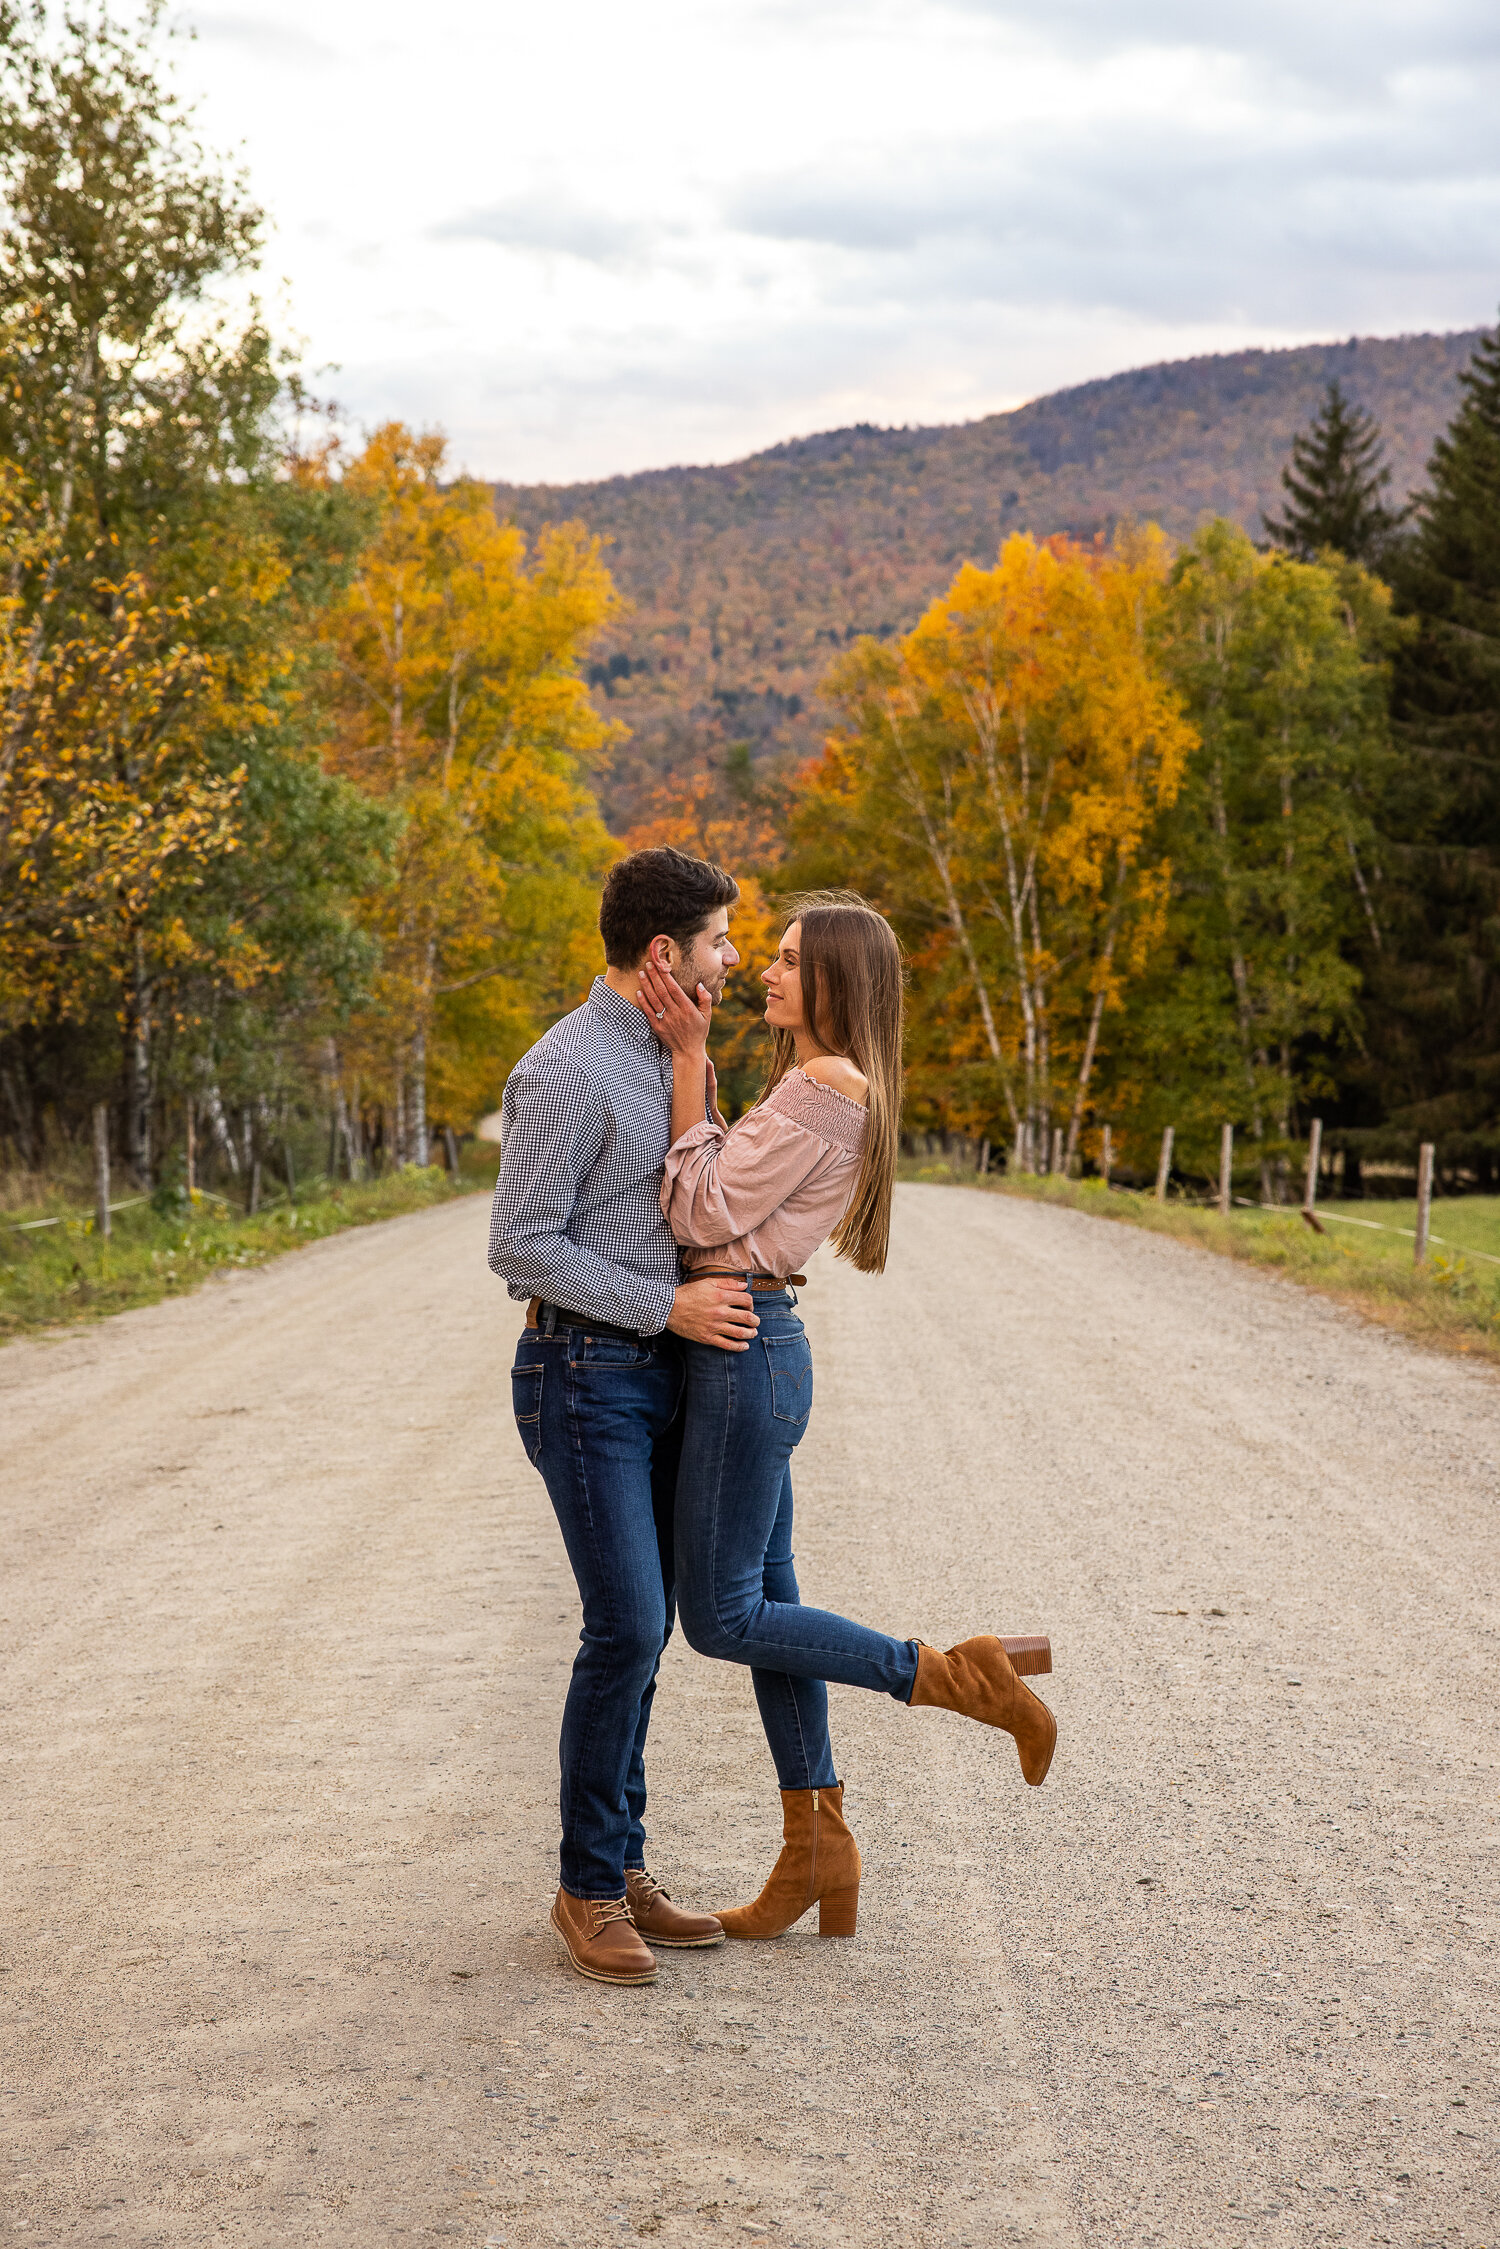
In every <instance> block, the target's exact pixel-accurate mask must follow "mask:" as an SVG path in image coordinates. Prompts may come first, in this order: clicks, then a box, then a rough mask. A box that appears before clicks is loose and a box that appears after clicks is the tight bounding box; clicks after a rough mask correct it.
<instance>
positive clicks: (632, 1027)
mask: <svg viewBox="0 0 1500 2249" xmlns="http://www.w3.org/2000/svg"><path fill="white" fill-rule="evenodd" d="M589 1002H590V1005H591V1006H593V1007H597V1008H598V1009H599V1011H600V1013H601V1014H602V1015H604V1016H605V1017H607V1018H608V1020H609V1022H610V1023H612V1024H613V1026H614V1028H615V1029H616V1030H617V1031H618V1032H619V1033H620V1035H621V1036H622V1037H623V1038H627V1039H629V1040H630V1042H631V1044H632V1045H633V1046H638V1047H639V1048H640V1049H641V1051H642V1053H644V1054H649V1055H650V1057H651V1059H652V1061H653V1062H656V1061H659V1060H660V1059H661V1056H662V1055H663V1054H664V1053H665V1051H666V1049H665V1048H664V1047H663V1045H662V1043H661V1040H660V1039H659V1038H658V1037H657V1036H656V1033H655V1032H654V1031H653V1030H652V1028H651V1026H650V1024H649V1023H648V1022H647V1021H646V1018H645V1016H644V1015H642V1013H641V1011H640V1009H639V1008H638V1007H637V1006H636V1004H635V1002H634V1000H624V999H621V997H620V995H619V993H618V992H617V991H616V990H615V988H614V986H613V985H612V984H606V983H605V981H604V978H603V977H602V976H596V977H595V978H594V981H593V984H592V986H591V988H590V991H589Z"/></svg>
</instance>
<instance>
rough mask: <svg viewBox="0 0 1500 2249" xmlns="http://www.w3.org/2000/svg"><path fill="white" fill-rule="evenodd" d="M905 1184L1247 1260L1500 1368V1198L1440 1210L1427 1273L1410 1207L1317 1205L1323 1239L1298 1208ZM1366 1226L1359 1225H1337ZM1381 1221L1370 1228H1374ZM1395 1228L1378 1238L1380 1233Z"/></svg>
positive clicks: (980, 1182)
mask: <svg viewBox="0 0 1500 2249" xmlns="http://www.w3.org/2000/svg"><path fill="white" fill-rule="evenodd" d="M901 1176H902V1177H903V1178H904V1179H913V1180H932V1181H942V1182H943V1183H944V1184H948V1185H952V1186H960V1187H968V1188H971V1189H973V1190H974V1191H975V1192H976V1193H979V1194H998V1195H1020V1196H1023V1197H1025V1198H1026V1199H1027V1200H1028V1201H1032V1202H1044V1203H1060V1204H1062V1205H1063V1206H1064V1207H1066V1208H1067V1209H1069V1210H1080V1211H1086V1212H1088V1213H1089V1214H1090V1215H1091V1216H1093V1217H1096V1218H1104V1219H1108V1220H1111V1221H1113V1222H1114V1223H1115V1224H1118V1225H1127V1226H1139V1227H1143V1228H1144V1229H1145V1230H1146V1231H1147V1232H1149V1233H1154V1234H1170V1235H1171V1236H1172V1237H1173V1238H1174V1239H1175V1240H1177V1241H1186V1242H1193V1243H1196V1244H1197V1246H1198V1247H1199V1248H1200V1249H1206V1250H1211V1251H1213V1253H1214V1254H1215V1255H1216V1256H1220V1257H1234V1258H1238V1259H1239V1260H1240V1261H1241V1262H1242V1263H1245V1264H1249V1265H1257V1266H1260V1267H1261V1268H1262V1269H1264V1270H1268V1271H1271V1272H1274V1273H1277V1274H1279V1275H1280V1276H1281V1277H1282V1278H1283V1279H1286V1280H1289V1281H1295V1282H1297V1283H1298V1284H1299V1285H1300V1286H1302V1287H1304V1288H1311V1289H1315V1290H1317V1291H1318V1293H1319V1294H1320V1295H1323V1296H1329V1297H1333V1298H1336V1299H1337V1300H1338V1301H1339V1302H1340V1303H1344V1304H1348V1305H1350V1306H1351V1307H1353V1308H1354V1309H1356V1310H1358V1311H1360V1312H1362V1313H1364V1314H1365V1316H1366V1317H1367V1318H1369V1319H1372V1320H1375V1321H1378V1322H1379V1323H1380V1325H1381V1326H1383V1327H1389V1328H1394V1329H1396V1330H1398V1331H1399V1332H1400V1333H1401V1334H1403V1335H1407V1336H1411V1337H1412V1338H1414V1339H1415V1340H1417V1341H1419V1342H1424V1343H1430V1344H1433V1345H1436V1346H1437V1347H1439V1348H1441V1349H1444V1350H1450V1351H1458V1352H1462V1353H1468V1354H1471V1355H1477V1356H1483V1357H1486V1358H1492V1359H1496V1360H1500V1264H1490V1263H1488V1262H1487V1261H1486V1258H1487V1257H1495V1258H1500V1196H1497V1195H1466V1196H1458V1197H1454V1198H1452V1199H1450V1200H1446V1201H1441V1202H1434V1204H1433V1206H1432V1233H1433V1236H1434V1240H1433V1244H1432V1247H1431V1248H1430V1249H1429V1250H1428V1253H1427V1262H1426V1264H1425V1265H1424V1266H1423V1267H1422V1268H1421V1269H1420V1270H1418V1269H1417V1267H1416V1266H1415V1264H1414V1262H1413V1246H1414V1245H1413V1243H1412V1241H1411V1239H1410V1235H1409V1233H1407V1234H1402V1233H1399V1232H1396V1231H1394V1229H1396V1228H1401V1227H1405V1228H1407V1229H1412V1228H1414V1227H1415V1224H1416V1204H1415V1202H1412V1201H1405V1202H1396V1201H1392V1202H1385V1201H1375V1200H1370V1201H1366V1202H1349V1203H1345V1202H1329V1203H1327V1204H1324V1205H1320V1209H1321V1211H1322V1215H1323V1217H1324V1220H1325V1225H1326V1232H1324V1233H1323V1234H1315V1233H1313V1232H1312V1230H1311V1228H1309V1227H1308V1226H1307V1225H1305V1224H1304V1222H1303V1220H1302V1217H1301V1215H1300V1213H1299V1212H1298V1211H1296V1210H1295V1209H1292V1210H1287V1211H1262V1210H1236V1211H1234V1212H1233V1213H1232V1215H1231V1216H1230V1217H1228V1218H1221V1217H1220V1216H1219V1213H1218V1212H1217V1210H1205V1209H1203V1208H1201V1207H1195V1206H1194V1205H1192V1204H1190V1203H1185V1202H1180V1201H1176V1200H1172V1199H1169V1200H1168V1201H1167V1202H1166V1203H1158V1202H1157V1200H1156V1198H1155V1196H1154V1195H1151V1194H1136V1193H1132V1192H1130V1191H1127V1190H1123V1189H1119V1188H1110V1187H1106V1186H1105V1185H1104V1183H1103V1182H1102V1180H1095V1179H1087V1180H1063V1179H1030V1178H1021V1179H1015V1180H1007V1179H1004V1178H998V1179H995V1178H991V1179H979V1178H976V1177H975V1175H974V1173H973V1172H972V1171H968V1170H963V1171H960V1170H958V1169H956V1168H955V1167H953V1166H951V1165H948V1164H943V1163H939V1162H935V1161H933V1160H931V1159H929V1160H926V1161H922V1160H915V1161H909V1162H906V1161H904V1162H903V1163H902V1165H901ZM1355 1218H1357V1219H1359V1220H1361V1221H1364V1222H1365V1223H1362V1224H1360V1225H1357V1226H1354V1225H1347V1224H1340V1223H1338V1221H1339V1220H1340V1219H1355ZM1371 1222H1373V1223H1371ZM1376 1226H1378V1227H1380V1228H1382V1229H1393V1230H1392V1231H1381V1232H1376V1231H1374V1227H1376Z"/></svg>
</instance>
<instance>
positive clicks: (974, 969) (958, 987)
mask: <svg viewBox="0 0 1500 2249" xmlns="http://www.w3.org/2000/svg"><path fill="white" fill-rule="evenodd" d="M1167 568H1168V555H1167V551H1166V542H1165V541H1164V540H1163V539H1162V538H1161V536H1160V534H1159V533H1157V532H1155V531H1148V532H1145V533H1140V534H1129V535H1126V536H1123V537H1122V538H1121V539H1120V540H1119V541H1118V542H1117V543H1116V545H1115V546H1114V547H1113V548H1112V549H1110V550H1107V551H1106V550H1103V549H1085V548H1082V547H1080V546H1078V545H1076V544H1074V543H1072V542H1070V541H1067V540H1065V539H1055V540H1049V541H1047V542H1046V543H1045V544H1042V545H1038V544H1037V543H1036V542H1034V541H1033V540H1031V539H1029V538H1024V537H1017V538H1013V539H1010V540H1007V542H1006V544H1005V546H1004V548H1003V549H1002V550H1001V553H1000V556H999V559H998V562H997V563H996V566H995V568H994V569H992V570H980V569H977V568H975V567H974V566H973V565H972V564H966V565H965V566H964V568H963V569H962V570H961V571H960V572H959V574H958V576H957V578H956V579H955V581H954V583H953V585H952V586H951V587H950V589H949V591H948V592H947V594H945V595H944V596H943V598H942V599H941V600H940V601H936V602H934V603H933V605H932V607H931V608H930V609H929V610H928V611H927V614H926V615H925V616H924V617H923V618H922V619H921V621H920V623H919V624H918V625H917V627H916V628H915V630H914V631H913V632H911V633H909V634H908V635H907V637H906V638H905V640H903V641H902V642H901V643H900V644H899V646H897V647H896V648H895V649H888V648H885V647H882V646H880V645H879V644H877V643H875V642H872V641H866V642H863V643H861V644H859V645H858V646H857V647H856V648H854V649H853V650H851V651H850V653H849V655H848V656H847V657H846V658H845V659H844V660H843V661H842V663H841V664H840V665H839V666H837V667H836V668H835V671H834V673H833V676H832V679H831V681H830V683H829V689H828V692H829V693H830V695H831V696H832V698H833V700H834V701H835V703H836V704H837V706H838V707H839V708H840V710H841V713H842V720H843V723H842V725H841V727H840V728H839V730H838V731H837V732H836V734H835V735H834V737H833V738H832V740H831V741H830V743H829V745H828V749H827V751H826V754H825V756H824V758H823V759H822V761H821V763H820V764H818V765H817V766H816V767H814V768H813V770H812V772H811V774H810V775H809V777H808V780H807V783H806V793H805V795H804V799H803V803H802V806H801V808H800V810H799V813H798V815H797V818H796V823H795V825H796V833H797V836H798V840H799V846H800V848H799V851H798V854H797V862H796V869H795V871H796V872H798V873H800V874H802V875H804V876H810V877H813V878H815V879H824V880H828V879H834V880H842V881H846V882H854V883H857V884H859V885H860V886H861V887H862V888H865V889H866V890H867V891H869V893H870V894H871V895H872V896H874V897H876V898H877V899H880V900H881V901H882V902H884V903H885V904H886V905H887V906H888V909H889V910H890V911H891V912H892V913H893V915H894V916H895V918H896V919H897V921H898V923H899V924H900V925H901V926H902V927H903V929H904V931H905V934H906V935H907V939H908V942H909V944H910V945H911V946H912V948H913V951H914V954H915V956H916V962H917V968H918V975H919V990H918V992H917V994H916V995H915V998H916V1005H915V1007H914V1011H913V1012H914V1053H913V1059H914V1062H915V1065H916V1068H917V1071H918V1074H919V1076H925V1080H926V1084H927V1085H928V1087H929V1088H931V1087H933V1086H934V1085H940V1086H941V1093H940V1096H939V1101H938V1105H939V1106H940V1107H941V1108H942V1109H943V1110H944V1112H945V1113H946V1114H948V1115H949V1116H950V1117H952V1118H953V1119H954V1121H959V1120H960V1119H961V1120H962V1121H965V1122H970V1123H976V1124H982V1123H983V1122H984V1121H986V1120H988V1119H989V1118H991V1117H994V1116H996V1115H997V1113H998V1112H999V1111H1000V1110H1001V1109H1002V1108H1003V1110H1004V1112H1005V1114H1006V1116H1007V1118H1008V1122H1009V1126H1010V1129H1011V1131H1012V1133H1013V1134H1014V1136H1015V1141H1016V1147H1017V1154H1018V1157H1019V1160H1020V1162H1021V1163H1023V1164H1025V1163H1028V1162H1029V1163H1031V1164H1033V1165H1037V1166H1041V1167H1043V1168H1045V1167H1047V1166H1049V1165H1050V1163H1051V1161H1052V1151H1053V1148H1054V1146H1055V1145H1056V1142H1055V1135H1056V1134H1057V1133H1058V1132H1061V1133H1062V1134H1063V1139H1064V1144H1065V1149H1066V1155H1065V1161H1066V1162H1067V1163H1068V1164H1071V1163H1072V1161H1073V1159H1074V1157H1075V1156H1076V1154H1077V1151H1078V1146H1079V1140H1080V1135H1081V1132H1082V1127H1083V1120H1084V1116H1085V1112H1086V1109H1087V1104H1088V1096H1089V1086H1090V1083H1091V1080H1092V1076H1093V1073H1094V1068H1095V1063H1096V1061H1097V1058H1098V1053H1099V1041H1100V1034H1101V1028H1102V1025H1103V1021H1104V1017H1105V1014H1106V1012H1107V1010H1109V1009H1110V1008H1112V1007H1116V1006H1118V1005H1119V1004H1120V1000H1121V997H1122V993H1123V991H1124V988H1125V985H1126V983H1127V982H1128V980H1129V979H1130V978H1131V977H1132V976H1133V975H1135V974H1138V973H1139V971H1140V969H1141V968H1142V966H1143V965H1144V962H1145V960H1146V958H1147V957H1148V955H1149V953H1150V951H1151V948H1152V946H1153V945H1154V944H1155V943H1156V942H1157V941H1158V940H1159V939H1160V936H1161V933H1162V929H1163V925H1164V916H1165V910H1166V902H1167V893H1168V887H1169V871H1168V869H1167V867H1166V865H1165V862H1164V860H1163V858H1162V856H1161V853H1160V850H1159V848H1158V847H1157V846H1156V844H1155V842H1154V837H1155V834H1156V829H1157V823H1158V820H1159V816H1160V814H1161V812H1162V811H1163V810H1164V808H1165V807H1166V806H1167V805H1169V804H1170V803H1171V802H1172V800H1173V798H1174V796H1175V794H1176V792H1177V789H1178V787H1179V785H1180V782H1181V778H1182V773H1183V768H1184V763H1185V760H1186V758H1187V755H1188V752H1189V750H1190V749H1191V748H1192V746H1193V743H1194V741H1195V736H1194V734H1193V731H1192V729H1191V727H1190V726H1189V725H1188V723H1187V721H1186V720H1185V718H1184V716H1183V713H1182V707H1181V703H1180V701H1179V698H1178V697H1177V695H1176V694H1175V693H1174V692H1173V690H1172V689H1171V687H1170V686H1169V685H1168V683H1167V681H1166V678H1165V676H1164V674H1163V671H1162V668H1161V665H1160V662H1159V660H1158V658H1157V656H1156V654H1155V652H1154V648H1153V633H1154V630H1155V628H1156V622H1157V619H1158V617H1159V614H1160V611H1161V605H1162V601H1163V596H1164V588H1165V581H1166V575H1167Z"/></svg>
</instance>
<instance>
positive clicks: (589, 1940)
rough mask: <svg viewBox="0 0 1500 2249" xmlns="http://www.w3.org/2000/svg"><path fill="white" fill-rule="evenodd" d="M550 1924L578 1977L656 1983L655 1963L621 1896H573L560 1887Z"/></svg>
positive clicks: (554, 1901) (609, 1981)
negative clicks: (566, 1950)
mask: <svg viewBox="0 0 1500 2249" xmlns="http://www.w3.org/2000/svg"><path fill="white" fill-rule="evenodd" d="M552 1926H553V1928H554V1929H555V1930H556V1931H557V1933H558V1935H559V1936H560V1937H561V1938H562V1941H563V1943H564V1944H565V1945H566V1946H567V1948H568V1958H569V1959H570V1960H571V1961H572V1963H573V1965H574V1967H575V1968H576V1969H577V1970H578V1973H579V1974H580V1976H592V1977H593V1978H594V1981H595V1982H596V1983H655V1981H656V1962H655V1961H654V1960H653V1959H652V1957H651V1954H650V1953H649V1952H648V1951H647V1949H646V1947H645V1946H644V1945H643V1944H642V1942H641V1940H640V1938H639V1937H638V1936H637V1935H636V1933H635V1924H634V1922H633V1921H632V1920H631V1918H630V1908H629V1906H628V1905H627V1904H626V1902H625V1900H624V1899H623V1898H575V1897H570V1896H569V1894H568V1892H567V1891H566V1890H559V1891H558V1893H557V1896H556V1897H555V1898H554V1899H553V1901H552Z"/></svg>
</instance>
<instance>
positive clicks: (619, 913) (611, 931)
mask: <svg viewBox="0 0 1500 2249" xmlns="http://www.w3.org/2000/svg"><path fill="white" fill-rule="evenodd" d="M739 894H740V886H739V884H738V883H737V882H736V881H735V879H734V877H733V875H729V874H726V873H725V872H724V869H723V868H722V867H716V866H715V865H714V863H713V861H712V860H711V859H690V858H689V857H688V855H687V853H686V852H685V851H674V850H673V849H672V848H671V846H670V845H669V844H667V845H663V846H662V848H661V849H660V850H657V851H632V853H631V854H630V857H629V858H628V859H619V860H617V861H616V862H615V864H614V866H612V867H611V868H610V870H609V873H608V874H607V875H606V876H605V878H604V896H603V897H602V898H601V899H600V901H599V934H600V936H601V937H602V938H603V939H604V957H605V959H606V960H607V961H608V962H609V965H610V967H611V968H634V967H635V965H636V963H637V962H638V961H640V960H642V959H643V958H644V957H645V952H646V947H647V946H648V945H649V944H650V942H651V940H652V938H653V937H670V938H671V939H672V941H673V943H674V944H677V945H681V946H683V947H686V946H688V945H690V944H691V942H692V940H693V939H694V938H695V937H696V936H697V934H698V932H699V930H700V929H701V928H702V927H703V925H704V923H705V922H706V921H707V920H708V918H709V916H710V915H711V914H712V913H714V912H715V910H716V909H717V908H718V907H720V906H732V905H733V904H734V902H735V900H736V898H738V896H739Z"/></svg>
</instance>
